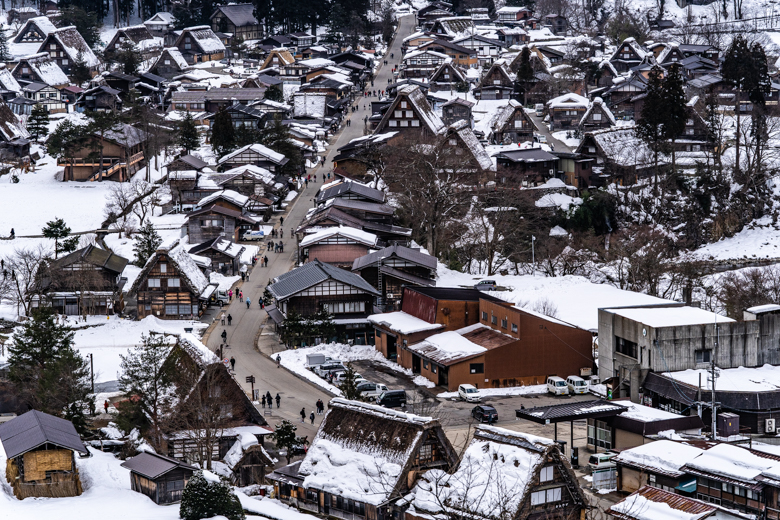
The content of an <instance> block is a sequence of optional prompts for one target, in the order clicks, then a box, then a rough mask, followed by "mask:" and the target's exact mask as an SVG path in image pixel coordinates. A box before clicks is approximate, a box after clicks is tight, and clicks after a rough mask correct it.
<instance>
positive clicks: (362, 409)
mask: <svg viewBox="0 0 780 520" xmlns="http://www.w3.org/2000/svg"><path fill="white" fill-rule="evenodd" d="M328 407H329V410H328V413H327V414H326V415H325V418H324V419H323V420H322V423H321V424H320V428H319V430H318V431H317V435H316V436H315V437H314V440H313V441H312V443H311V446H310V447H309V450H308V452H307V453H306V457H305V458H304V459H303V460H302V461H297V462H294V463H293V464H290V465H289V466H285V467H283V468H279V469H277V470H276V471H274V472H273V473H271V474H270V475H268V477H267V478H268V480H270V481H272V483H273V485H274V490H275V492H276V496H277V497H278V498H279V499H280V500H282V501H284V502H287V503H289V504H291V505H294V506H296V507H298V508H299V509H302V510H305V511H311V512H314V513H317V514H321V515H325V516H333V517H337V518H344V519H350V520H359V519H366V520H382V519H390V518H391V515H392V512H391V511H390V507H391V503H392V501H394V500H395V499H397V498H400V497H401V496H403V495H404V494H406V493H407V492H408V491H409V490H410V489H411V488H412V487H413V486H414V484H415V482H416V480H417V478H418V476H419V475H420V474H421V473H423V472H425V471H427V470H429V469H432V468H439V469H441V470H443V471H449V470H450V469H451V468H453V467H454V466H455V465H456V464H457V462H458V456H457V454H456V453H455V450H454V449H453V447H452V445H451V444H450V442H449V440H447V437H446V436H445V435H444V430H442V427H441V424H440V423H439V421H438V420H436V419H433V418H431V417H421V416H418V415H413V414H410V413H404V412H397V411H394V410H390V409H387V408H382V407H380V406H375V405H371V404H366V403H361V402H357V401H348V400H346V399H341V398H335V399H332V400H331V401H330V403H329V404H328Z"/></svg>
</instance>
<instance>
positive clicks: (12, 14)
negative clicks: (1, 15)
mask: <svg viewBox="0 0 780 520" xmlns="http://www.w3.org/2000/svg"><path fill="white" fill-rule="evenodd" d="M40 14H41V13H40V11H38V9H36V8H34V7H12V8H10V9H9V10H8V24H9V25H11V24H13V23H24V22H26V21H27V20H29V19H30V18H34V17H36V16H40Z"/></svg>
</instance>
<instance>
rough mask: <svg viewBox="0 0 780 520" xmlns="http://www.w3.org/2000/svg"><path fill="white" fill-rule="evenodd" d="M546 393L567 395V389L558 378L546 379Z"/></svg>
mask: <svg viewBox="0 0 780 520" xmlns="http://www.w3.org/2000/svg"><path fill="white" fill-rule="evenodd" d="M547 391H548V392H550V393H551V394H553V395H569V387H568V386H566V381H564V380H563V379H562V378H560V377H558V376H550V377H548V378H547Z"/></svg>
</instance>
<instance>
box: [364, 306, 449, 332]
mask: <svg viewBox="0 0 780 520" xmlns="http://www.w3.org/2000/svg"><path fill="white" fill-rule="evenodd" d="M368 321H369V323H373V324H374V325H381V326H384V327H387V328H388V329H390V330H392V331H394V332H398V333H399V334H414V333H415V332H423V331H426V330H436V329H441V328H443V327H444V325H443V324H441V323H428V322H427V321H425V320H421V319H420V318H418V317H416V316H412V315H411V314H407V313H405V312H403V311H397V312H386V313H383V314H372V315H371V316H369V317H368Z"/></svg>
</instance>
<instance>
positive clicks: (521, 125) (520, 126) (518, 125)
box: [515, 120, 523, 128]
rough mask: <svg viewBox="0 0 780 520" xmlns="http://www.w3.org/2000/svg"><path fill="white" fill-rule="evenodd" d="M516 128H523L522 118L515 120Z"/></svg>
mask: <svg viewBox="0 0 780 520" xmlns="http://www.w3.org/2000/svg"><path fill="white" fill-rule="evenodd" d="M515 128H523V121H522V120H517V121H515Z"/></svg>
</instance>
